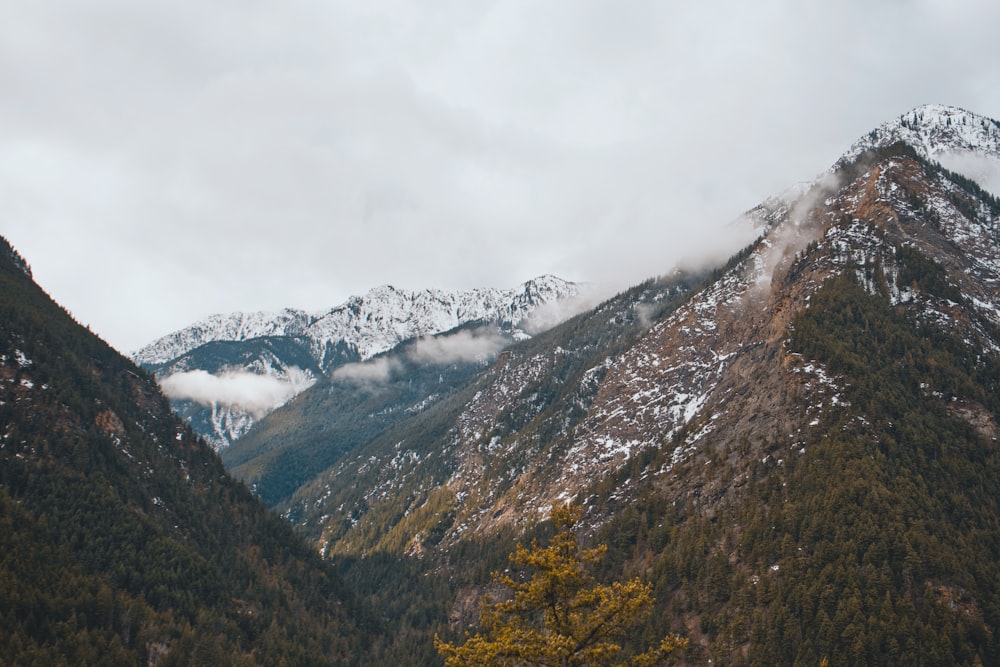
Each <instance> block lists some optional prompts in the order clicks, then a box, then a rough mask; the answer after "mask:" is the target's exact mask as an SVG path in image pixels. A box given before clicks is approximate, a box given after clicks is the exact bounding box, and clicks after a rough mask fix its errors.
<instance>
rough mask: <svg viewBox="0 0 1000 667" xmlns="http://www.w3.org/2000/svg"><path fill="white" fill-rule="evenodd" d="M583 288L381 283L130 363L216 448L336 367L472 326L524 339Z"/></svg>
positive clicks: (250, 317)
mask: <svg viewBox="0 0 1000 667" xmlns="http://www.w3.org/2000/svg"><path fill="white" fill-rule="evenodd" d="M586 292H587V290H586V289H585V288H583V287H582V286H580V285H576V284H574V283H570V282H566V281H564V280H561V279H559V278H556V277H554V276H542V277H539V278H536V279H534V280H530V281H528V282H526V283H524V284H522V285H520V286H518V287H515V288H512V289H473V290H468V291H445V290H434V289H424V290H404V289H397V288H395V287H392V286H389V285H385V286H382V287H377V288H375V289H372V290H371V291H369V292H368V293H367V294H365V295H364V296H359V297H352V298H350V299H349V300H348V301H346V302H345V303H343V304H342V305H339V306H336V307H334V308H331V309H329V310H326V311H322V312H316V313H309V312H305V311H301V310H292V309H285V310H282V311H279V312H277V313H264V312H259V313H232V314H228V315H215V316H212V317H210V318H207V319H205V320H202V321H200V322H197V323H195V324H192V325H191V326H189V327H185V328H184V329H181V330H180V331H176V332H174V333H172V334H169V335H167V336H164V337H163V338H160V339H158V340H156V341H154V342H152V343H150V344H149V345H147V346H145V347H143V348H142V349H140V350H138V351H137V352H135V353H134V354H133V355H132V358H133V359H134V360H135V361H136V362H137V363H139V364H140V365H142V366H143V367H145V368H148V369H150V370H152V371H154V372H155V373H156V375H157V377H159V378H160V379H161V382H162V383H163V386H164V390H165V391H166V392H167V394H168V395H169V396H171V398H172V399H173V400H174V404H175V406H176V408H177V410H178V412H179V413H180V414H182V415H183V416H184V417H185V418H186V419H187V420H188V421H189V422H190V423H191V424H192V426H193V427H194V428H195V429H196V430H197V431H198V432H199V433H201V434H202V435H203V436H205V437H206V438H207V439H208V440H209V442H211V443H212V444H213V446H214V447H216V448H217V449H223V448H225V447H226V446H228V444H229V443H230V442H231V441H232V440H234V439H236V438H238V437H240V436H242V435H243V434H245V433H246V432H247V431H249V430H250V428H251V427H252V426H253V424H254V423H255V422H256V421H257V420H258V419H260V418H261V417H262V416H264V415H265V414H267V413H268V412H270V411H271V410H273V409H274V408H276V407H279V406H280V405H283V404H284V403H285V402H287V401H288V400H289V399H291V398H292V397H293V396H295V395H297V394H298V393H300V392H301V391H302V390H304V389H305V388H307V387H309V386H310V385H312V384H313V383H314V382H315V381H316V380H317V379H319V378H322V377H325V376H327V375H329V374H330V373H331V372H332V371H334V370H335V369H337V368H339V367H341V366H343V365H345V364H352V363H357V362H361V361H365V360H368V359H370V358H372V357H373V356H375V355H377V354H380V353H383V352H386V351H388V350H391V349H393V348H394V347H396V346H397V345H399V344H400V343H402V342H404V341H407V340H412V339H415V338H419V337H422V336H434V335H437V334H441V333H444V332H447V331H450V330H453V329H455V328H456V327H459V326H462V325H466V324H469V323H473V322H478V323H482V324H490V325H492V326H494V327H495V328H496V329H497V331H498V333H497V336H499V335H501V333H502V334H503V335H504V336H506V337H507V338H508V339H509V340H508V342H511V341H513V340H515V339H520V338H526V337H528V336H529V335H530V334H532V333H535V332H537V331H540V330H544V329H545V328H548V327H551V326H552V325H553V324H555V323H556V322H558V321H561V320H562V319H565V318H566V317H568V316H569V315H571V314H573V312H576V311H578V310H580V309H581V308H582V307H584V306H585V305H586V301H585V300H584V299H585V297H586ZM497 340H499V338H495V339H494V342H496V341H497ZM478 342H479V343H483V344H482V345H481V347H482V352H483V354H482V360H483V361H485V360H488V359H491V358H493V357H494V356H495V354H496V352H497V351H498V349H495V346H494V345H490V344H485V342H484V341H482V340H481V341H478Z"/></svg>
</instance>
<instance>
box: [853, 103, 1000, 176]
mask: <svg viewBox="0 0 1000 667" xmlns="http://www.w3.org/2000/svg"><path fill="white" fill-rule="evenodd" d="M900 141H902V142H905V143H906V144H909V145H910V146H912V147H913V148H914V149H915V150H916V151H917V153H918V154H920V155H921V156H922V157H925V158H929V159H932V160H938V159H939V158H940V156H942V155H948V154H950V153H965V152H976V153H980V154H983V155H992V156H996V157H1000V123H998V122H997V121H995V120H993V119H992V118H987V117H986V116H981V115H979V114H976V113H973V112H971V111H966V110H965V109H960V108H958V107H952V106H945V105H942V104H926V105H923V106H919V107H916V108H915V109H912V110H910V111H908V112H906V113H904V114H903V115H901V116H899V117H898V118H895V119H893V120H890V121H887V122H885V123H882V124H881V125H879V126H878V127H877V128H875V129H874V130H872V131H871V132H869V133H868V134H867V135H865V136H864V137H862V138H861V139H859V140H858V141H856V142H855V143H854V145H853V146H851V148H850V149H849V150H848V151H847V153H845V155H844V157H843V158H841V161H842V162H843V161H849V160H852V159H854V158H856V157H857V156H858V155H860V154H861V153H862V152H864V151H866V150H870V149H873V148H880V147H885V146H889V145H891V144H894V143H896V142H900Z"/></svg>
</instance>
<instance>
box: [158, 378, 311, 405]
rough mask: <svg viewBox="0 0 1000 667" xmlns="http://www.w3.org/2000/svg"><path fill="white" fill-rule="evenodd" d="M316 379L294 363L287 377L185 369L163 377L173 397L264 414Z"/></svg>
mask: <svg viewBox="0 0 1000 667" xmlns="http://www.w3.org/2000/svg"><path fill="white" fill-rule="evenodd" d="M315 382H316V379H315V378H314V377H313V376H312V375H311V374H309V373H307V372H305V371H302V370H300V369H299V368H296V367H294V366H293V367H291V368H289V369H288V370H287V372H286V376H285V377H283V378H278V377H274V376H270V375H257V374H256V373H250V372H247V371H236V370H233V371H226V372H224V373H220V374H218V375H213V374H211V373H209V372H207V371H204V370H194V371H185V372H182V373H174V374H172V375H169V376H167V377H165V378H163V379H162V380H161V381H160V387H161V388H162V389H163V393H164V394H166V395H167V397H169V398H170V399H172V400H186V401H194V402H195V403H199V404H201V405H204V406H208V407H211V406H213V405H223V406H230V407H239V408H242V409H244V410H247V411H249V412H250V413H252V414H254V415H255V416H257V417H260V416H262V415H264V414H266V413H268V412H270V411H271V410H274V409H275V408H277V407H280V406H282V405H284V404H285V403H287V402H288V401H289V400H290V399H292V398H293V397H294V396H296V395H298V394H300V393H301V392H303V391H305V390H306V389H308V388H309V387H311V386H312V385H313V384H314V383H315Z"/></svg>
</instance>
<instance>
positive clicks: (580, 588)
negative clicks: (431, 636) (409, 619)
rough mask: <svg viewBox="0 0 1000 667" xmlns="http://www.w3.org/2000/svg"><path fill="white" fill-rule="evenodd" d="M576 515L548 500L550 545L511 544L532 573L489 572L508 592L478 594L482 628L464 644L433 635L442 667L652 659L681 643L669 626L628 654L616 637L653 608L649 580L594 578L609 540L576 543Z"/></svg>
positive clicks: (577, 666)
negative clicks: (552, 528) (518, 576)
mask: <svg viewBox="0 0 1000 667" xmlns="http://www.w3.org/2000/svg"><path fill="white" fill-rule="evenodd" d="M579 517H580V508H579V507H578V506H569V505H567V506H564V507H557V508H554V509H553V510H552V520H553V522H554V523H555V524H556V528H557V530H558V532H557V534H556V535H555V536H554V537H553V538H552V539H551V540H550V542H549V544H548V546H545V547H541V546H539V545H538V543H537V542H533V543H532V545H531V548H530V549H527V548H525V547H523V546H522V545H518V546H517V550H516V551H515V552H514V553H513V554H511V556H510V560H511V562H512V563H514V564H515V565H518V566H520V567H522V568H529V569H531V570H533V571H534V574H533V575H532V576H531V578H530V579H528V580H527V581H516V580H514V579H513V578H511V577H509V576H507V575H501V574H498V573H495V574H494V575H493V578H494V581H496V582H498V583H500V584H501V585H503V586H504V587H505V588H507V589H508V590H509V591H510V593H511V596H510V598H509V599H506V600H500V601H494V600H488V599H487V600H484V601H483V606H482V613H481V618H480V624H481V626H482V628H483V632H481V633H477V634H476V635H474V636H471V637H467V638H466V641H465V643H464V644H463V645H462V646H456V645H454V644H450V643H446V642H442V641H441V640H440V639H438V638H436V637H435V647H436V648H437V650H438V652H439V653H441V654H442V655H443V656H444V657H445V665H446V667H463V666H466V665H469V666H471V665H476V666H482V665H497V666H499V665H505V666H512V667H513V666H518V665H540V666H551V667H584V666H587V667H589V666H591V665H632V666H635V667H650V666H652V665H656V664H658V663H660V662H661V661H662V660H663V659H664V658H665V657H666V656H667V655H668V654H669V653H672V652H673V651H675V650H677V649H680V648H684V647H685V646H687V643H688V641H687V639H682V638H680V637H678V636H676V635H674V634H669V635H667V636H666V637H665V638H664V639H663V640H662V641H661V642H660V644H659V645H657V646H654V647H651V648H650V649H649V650H647V651H645V652H644V653H642V654H639V655H628V654H627V653H626V652H625V651H624V650H623V648H622V646H621V644H620V643H619V640H620V639H621V638H622V637H623V636H625V635H626V633H627V632H628V631H629V629H630V628H632V627H634V626H635V625H637V624H638V623H639V622H641V621H642V620H643V619H644V618H646V617H647V616H648V615H649V614H650V612H651V611H652V608H653V596H652V587H651V586H650V585H649V584H643V583H642V582H641V581H639V580H638V579H632V580H630V581H627V582H625V583H621V582H615V583H612V584H611V585H605V584H599V583H596V582H595V580H594V577H593V575H592V574H591V573H590V570H591V566H592V565H593V564H594V563H596V562H598V561H599V560H600V559H601V557H602V556H603V555H604V552H605V551H606V550H607V547H606V546H604V545H601V546H598V547H596V548H593V549H581V548H580V546H579V544H578V542H577V537H576V533H575V532H574V527H575V525H576V522H577V521H578V519H579Z"/></svg>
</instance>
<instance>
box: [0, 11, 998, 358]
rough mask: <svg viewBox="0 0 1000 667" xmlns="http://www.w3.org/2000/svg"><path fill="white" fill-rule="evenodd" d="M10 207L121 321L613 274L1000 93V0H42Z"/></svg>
mask: <svg viewBox="0 0 1000 667" xmlns="http://www.w3.org/2000/svg"><path fill="white" fill-rule="evenodd" d="M5 4H6V6H5V8H4V12H3V21H2V23H0V234H2V235H4V236H6V237H7V239H8V240H9V241H10V242H11V243H12V244H13V245H14V246H15V247H16V248H17V249H18V250H19V251H20V252H21V253H22V254H23V255H24V256H25V257H26V259H27V260H28V262H29V263H30V264H31V265H32V268H33V270H34V273H35V277H36V280H37V281H38V282H39V283H40V284H41V285H42V287H44V288H45V289H46V290H47V291H48V292H49V293H50V294H51V295H52V296H53V297H54V298H55V299H56V300H57V301H59V302H60V303H62V304H63V305H64V306H66V307H67V308H68V309H69V310H70V311H71V312H72V313H73V314H74V315H75V316H76V317H77V319H78V320H80V321H81V322H82V323H84V324H88V325H90V326H91V328H92V329H93V330H94V331H96V332H97V333H99V334H101V335H102V336H103V337H104V338H105V339H106V340H108V341H109V342H110V343H112V344H113V345H115V346H116V347H118V348H119V349H121V350H124V351H130V350H132V349H135V348H137V347H139V346H141V345H143V344H145V343H147V342H149V341H151V340H152V339H154V338H157V337H159V336H160V335H163V334H166V333H169V332H171V331H173V330H176V329H178V328H181V327H183V326H185V325H187V324H189V323H191V322H193V321H195V320H197V319H200V318H202V317H205V316H207V315H209V314H211V313H215V312H229V311H234V310H276V309H279V308H281V307H284V306H291V307H300V308H306V309H311V310H316V309H321V308H326V307H330V306H334V305H337V304H339V303H341V302H343V301H344V300H345V299H346V298H347V297H348V296H350V295H352V294H362V293H364V292H365V291H367V290H368V289H369V288H371V287H373V286H375V285H379V284H384V283H390V284H393V285H396V286H398V287H409V288H421V287H442V288H469V287H477V286H495V287H510V286H513V285H516V284H518V283H520V282H522V281H524V280H526V279H529V278H531V277H534V276H536V275H540V274H544V273H553V274H556V275H559V276H562V277H564V278H567V279H571V280H582V281H591V282H598V283H612V284H614V285H616V286H626V285H630V284H634V283H637V282H639V281H641V280H643V279H644V278H646V277H649V276H653V275H657V274H661V273H664V272H666V271H668V270H669V269H670V268H671V267H672V266H674V265H675V264H676V263H677V262H678V261H682V260H684V259H685V258H688V259H690V258H698V257H702V256H705V255H706V254H711V253H713V252H714V253H719V252H723V253H727V252H728V251H730V250H732V249H735V246H736V245H738V244H739V243H740V242H741V239H739V238H737V235H736V232H735V231H734V228H733V227H727V226H726V225H727V223H729V222H730V221H732V220H733V219H734V218H736V217H737V216H738V215H739V214H740V213H741V212H742V211H743V210H745V209H747V208H750V207H752V206H753V205H755V204H756V203H758V202H759V201H761V200H762V199H763V198H765V197H766V196H768V195H770V194H774V193H776V192H779V191H781V190H784V189H785V188H787V187H789V186H791V185H793V184H794V183H796V182H799V181H804V180H808V179H811V178H813V177H814V176H816V175H817V174H818V173H819V172H821V171H822V170H824V169H826V168H827V167H828V166H829V165H830V164H832V163H833V162H834V161H835V160H836V158H837V157H838V156H839V155H840V153H842V152H843V151H844V150H846V149H847V148H848V146H849V145H850V144H851V143H852V142H853V141H854V140H855V139H857V138H858V137H860V136H861V135H862V134H864V133H866V132H867V131H869V130H870V129H872V128H874V127H875V126H876V125H878V124H879V123H881V122H883V121H886V120H889V119H891V118H894V117H896V116H898V115H900V114H902V113H903V112H905V111H907V110H909V109H910V108H912V107H914V106H917V105H919V104H924V103H943V104H953V105H956V106H960V107H964V108H966V109H970V110H972V111H976V112H979V113H982V114H985V115H987V116H991V117H993V118H1000V39H997V28H998V26H1000V2H996V0H978V1H977V0H939V1H931V0H926V1H908V0H886V1H884V2H877V1H874V0H864V1H862V0H843V1H838V2H803V1H802V0H758V1H756V2H746V1H745V0H725V1H714V0H706V1H705V2H698V3H693V2H672V1H668V0H662V1H644V0H635V1H630V0H523V1H496V2H489V1H487V0H447V1H441V2H416V1H414V0H397V1H395V2H393V1H383V0H363V1H354V2H341V1H338V0H282V1H281V2H277V1H273V0H272V1H270V2H264V1H261V0H208V1H206V0H197V1H193V0H170V1H169V2H167V1H162V0H160V1H156V0H154V1H153V2H136V1H135V0H32V1H31V2H7V3H5Z"/></svg>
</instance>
